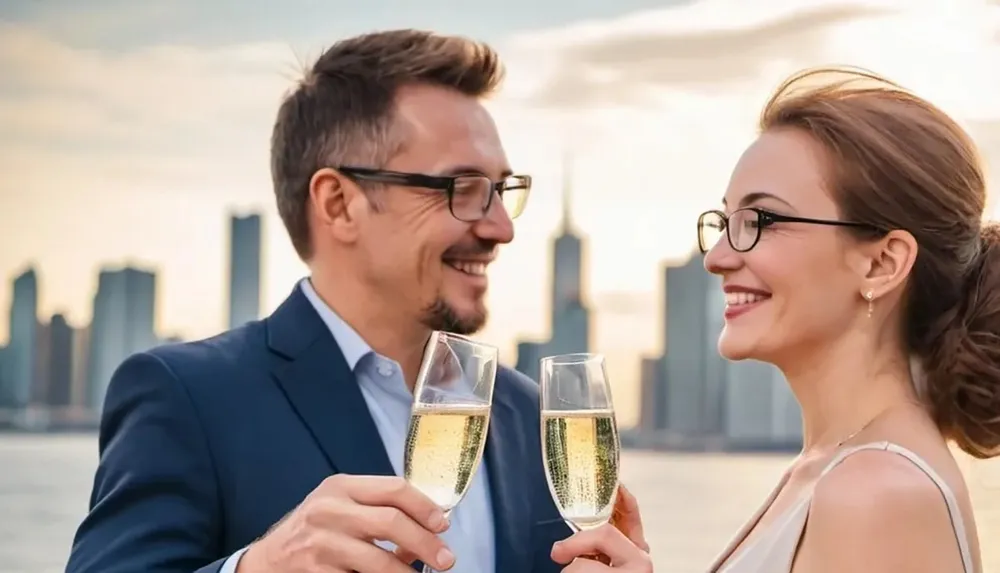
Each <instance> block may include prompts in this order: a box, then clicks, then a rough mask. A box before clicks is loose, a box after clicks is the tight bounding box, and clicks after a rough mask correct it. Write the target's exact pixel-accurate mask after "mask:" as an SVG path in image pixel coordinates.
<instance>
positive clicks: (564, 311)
mask: <svg viewBox="0 0 1000 573" xmlns="http://www.w3.org/2000/svg"><path fill="white" fill-rule="evenodd" d="M570 172H571V162H570V160H569V158H567V159H566V161H565V163H564V177H563V189H562V224H561V225H560V230H559V235H558V236H556V239H555V241H553V243H552V285H551V289H552V290H551V294H550V296H551V298H550V301H549V303H550V304H549V309H550V310H549V321H550V322H549V324H550V329H551V338H550V339H549V340H548V341H546V342H524V341H522V342H520V343H519V344H518V359H517V366H516V368H517V370H519V371H520V372H522V373H524V374H526V375H528V376H529V377H531V378H533V379H535V380H537V379H538V359H539V358H541V357H543V356H551V355H554V354H568V353H573V352H588V351H589V350H590V310H589V309H588V308H587V306H586V303H585V301H584V296H583V277H584V269H583V246H584V245H583V238H582V237H581V236H580V235H578V234H577V233H576V230H575V228H574V225H573V216H572V210H573V209H572V188H573V183H572V178H571V177H570Z"/></svg>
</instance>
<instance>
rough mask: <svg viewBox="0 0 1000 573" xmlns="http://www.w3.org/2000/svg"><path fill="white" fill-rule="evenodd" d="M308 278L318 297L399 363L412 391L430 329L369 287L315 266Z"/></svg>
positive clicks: (377, 347) (383, 354)
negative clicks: (327, 274) (379, 297)
mask: <svg viewBox="0 0 1000 573" xmlns="http://www.w3.org/2000/svg"><path fill="white" fill-rule="evenodd" d="M309 281H310V283H311V284H312V287H313V290H315V291H316V294H317V295H318V296H319V298H320V299H321V300H322V301H323V302H324V303H326V305H327V306H329V307H330V308H331V309H332V310H333V311H334V312H335V313H337V316H339V317H340V318H341V319H342V320H343V321H344V322H346V323H347V324H348V325H349V326H350V327H351V328H353V329H354V331H355V332H357V333H358V335H359V336H360V337H361V338H362V340H364V341H365V342H366V343H367V344H368V346H370V347H371V349H372V350H374V351H375V352H377V353H378V354H380V355H382V356H385V357H386V358H390V359H392V360H394V361H396V362H397V363H399V365H400V367H401V368H402V369H403V376H404V379H405V380H406V386H407V388H409V389H410V391H411V392H412V391H413V387H414V385H415V384H416V379H417V372H418V371H419V370H420V363H421V361H422V360H423V353H424V347H425V346H426V344H427V339H428V337H430V329H428V328H427V327H425V326H424V325H422V324H420V322H419V320H417V317H411V316H407V315H405V314H401V313H400V312H398V311H397V310H394V309H393V306H392V305H390V304H386V301H384V300H378V298H377V297H376V296H373V294H372V292H371V290H370V289H366V288H361V285H358V284H357V283H355V282H354V281H350V280H343V277H342V276H341V277H340V278H339V279H335V278H325V277H324V273H321V272H317V270H316V269H314V270H313V273H312V276H311V277H310V278H309Z"/></svg>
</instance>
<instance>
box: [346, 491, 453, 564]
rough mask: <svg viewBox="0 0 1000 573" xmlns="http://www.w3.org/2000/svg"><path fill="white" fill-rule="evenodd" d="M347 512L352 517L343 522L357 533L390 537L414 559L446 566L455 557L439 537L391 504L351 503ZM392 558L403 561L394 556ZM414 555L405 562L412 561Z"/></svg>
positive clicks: (368, 536)
mask: <svg viewBox="0 0 1000 573" xmlns="http://www.w3.org/2000/svg"><path fill="white" fill-rule="evenodd" d="M351 513H352V514H353V515H352V518H353V519H350V520H345V522H349V523H351V524H352V525H350V526H348V527H349V528H350V529H351V530H352V533H354V534H355V536H357V537H362V538H364V539H368V540H375V539H383V540H386V541H391V542H392V543H394V544H396V547H397V548H399V550H400V551H401V552H404V554H410V555H415V556H416V557H415V559H420V560H421V561H423V562H424V563H427V564H428V565H430V566H431V567H434V568H435V569H438V570H443V569H447V568H448V567H450V566H451V565H452V564H453V563H454V561H455V557H454V555H453V554H452V553H451V551H450V550H448V548H447V546H445V544H444V542H443V541H441V538H439V537H438V536H437V535H435V534H433V533H431V532H429V531H427V530H426V529H424V528H423V527H422V526H421V525H420V524H419V523H417V522H416V521H414V520H413V518H411V517H410V516H409V515H406V514H405V513H403V512H402V511H400V510H398V509H396V508H394V507H370V506H366V505H354V506H352V510H351ZM394 558H395V559H396V560H397V561H400V562H401V563H402V562H403V561H402V560H400V559H399V558H396V557H395V556H394ZM415 559H411V560H410V561H409V562H410V563H412V562H413V561H414V560H415Z"/></svg>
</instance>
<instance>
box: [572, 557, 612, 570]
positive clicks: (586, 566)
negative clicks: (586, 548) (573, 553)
mask: <svg viewBox="0 0 1000 573" xmlns="http://www.w3.org/2000/svg"><path fill="white" fill-rule="evenodd" d="M562 573H614V569H612V568H611V566H610V565H605V564H603V563H600V562H598V561H592V560H589V559H577V560H575V561H573V562H572V563H570V564H569V565H567V566H566V567H565V568H563V570H562Z"/></svg>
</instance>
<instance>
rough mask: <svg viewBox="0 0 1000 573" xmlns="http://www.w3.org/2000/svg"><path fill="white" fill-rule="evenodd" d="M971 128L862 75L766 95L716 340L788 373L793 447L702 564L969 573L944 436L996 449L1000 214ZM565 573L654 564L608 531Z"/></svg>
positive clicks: (730, 570) (716, 254)
mask: <svg viewBox="0 0 1000 573" xmlns="http://www.w3.org/2000/svg"><path fill="white" fill-rule="evenodd" d="M985 185H986V184H985V178H984V175H983V169H982V166H981V164H980V162H979V159H978V157H977V153H976V150H975V148H974V145H973V143H972V141H971V140H970V138H969V137H968V135H967V134H966V133H965V132H964V131H963V130H962V129H961V128H960V127H959V126H958V125H957V124H955V122H953V121H952V120H951V119H950V118H948V117H947V116H946V115H945V114H944V113H943V112H941V111H940V110H938V109H937V108H935V107H934V106H932V105H931V104H930V103H928V102H926V101H924V100H922V99H920V98H918V97H916V96H914V95H912V94H910V93H908V92H906V91H905V90H903V89H901V88H899V87H897V86H895V85H893V84H891V83H889V82H887V81H885V80H882V79H880V78H878V77H876V76H875V75H873V74H870V73H868V72H864V71H855V70H817V71H808V72H804V73H801V74H799V75H796V76H794V77H793V78H791V79H790V80H788V81H786V82H785V83H784V84H783V85H782V86H781V87H780V88H779V89H778V91H777V93H776V94H775V95H774V96H773V97H772V99H771V100H770V101H769V103H768V104H767V106H766V107H765V109H764V111H763V114H762V116H761V121H760V136H759V137H758V138H757V140H756V141H755V142H754V143H753V144H752V145H751V146H750V147H749V148H748V149H747V150H746V152H745V153H744V154H743V156H742V158H741V159H740V161H739V163H738V165H737V166H736V169H735V171H734V173H733V175H732V178H731V180H730V184H729V187H728V189H727V190H726V195H725V198H724V200H723V205H724V208H723V210H721V211H709V212H707V213H705V214H703V215H702V216H701V218H700V219H699V223H698V227H699V239H700V246H701V249H702V252H705V253H706V255H705V268H706V269H707V270H708V272H710V273H713V274H716V275H720V276H721V277H722V283H723V290H724V291H725V296H726V301H727V304H726V324H725V328H724V329H723V331H722V334H721V337H720V339H719V350H720V352H721V353H722V354H723V356H725V357H726V358H728V359H730V360H743V359H755V360H762V361H766V362H770V363H772V364H774V365H776V366H777V367H779V368H780V369H781V371H782V372H783V373H784V375H785V378H786V379H787V380H788V383H789V384H790V385H791V388H792V390H793V391H794V392H795V395H796V397H797V399H798V401H799V403H800V405H801V407H802V415H803V422H804V448H803V451H802V453H801V455H800V456H799V457H798V458H797V459H796V460H795V462H794V463H793V464H792V465H791V467H790V468H789V469H788V470H787V472H786V474H785V475H784V476H783V477H782V479H781V481H780V482H779V483H778V484H777V486H776V487H775V490H774V492H773V493H772V494H771V495H770V496H769V498H768V499H767V500H766V502H765V503H764V504H763V506H762V507H761V509H760V510H759V511H758V512H757V514H756V515H754V516H753V517H752V518H751V519H750V520H749V522H748V523H747V525H746V526H745V527H744V528H743V530H742V531H740V532H739V533H738V534H737V535H736V537H735V538H734V539H733V541H732V542H731V544H730V546H729V547H728V548H726V549H725V550H724V551H723V552H722V554H721V555H720V556H719V558H718V559H717V560H716V562H715V563H714V564H713V565H711V567H710V569H709V570H710V571H713V572H720V573H758V572H759V573H788V572H791V573H826V572H829V573H842V572H845V571H850V572H851V573H868V572H871V573H874V572H878V573H883V572H897V571H898V572H903V571H905V572H906V573H922V572H927V573H951V572H954V573H981V570H982V566H981V562H980V557H979V544H978V539H977V535H976V527H975V523H974V520H973V514H972V507H971V504H970V500H969V493H968V490H967V488H966V485H965V483H964V480H963V476H962V473H961V471H960V470H959V467H958V465H957V464H956V461H955V459H954V458H953V457H952V453H951V451H950V450H949V447H948V445H947V443H948V442H949V441H951V442H954V443H955V444H956V445H957V446H958V447H959V448H961V449H962V450H964V451H965V452H967V453H969V454H971V455H973V456H975V457H978V458H988V457H992V456H996V455H998V454H1000V227H998V226H997V225H996V224H987V223H984V222H982V217H983V211H984V208H985V202H986V192H985ZM595 552H601V553H605V554H606V555H608V556H610V557H611V559H612V562H613V563H614V564H615V566H614V567H611V568H609V567H607V566H605V565H602V564H600V563H598V562H596V561H591V560H577V561H575V562H573V564H572V565H570V566H569V567H567V568H566V571H567V572H572V573H583V572H599V571H607V570H617V571H623V572H625V571H635V572H640V571H651V570H652V568H651V566H650V564H649V559H648V557H646V556H645V554H644V552H642V551H641V550H640V549H638V548H636V547H635V546H634V545H632V544H631V543H628V540H627V539H626V536H625V535H623V534H622V533H620V532H618V531H617V530H616V529H614V528H612V527H606V528H602V529H599V530H594V531H590V532H585V533H581V534H578V535H576V536H574V537H572V538H570V539H568V540H566V541H564V542H562V543H560V544H557V545H556V546H555V547H554V548H553V551H552V555H553V558H554V559H556V560H558V561H560V562H567V563H568V562H570V561H571V560H572V559H573V558H575V557H577V556H579V555H586V554H591V553H595Z"/></svg>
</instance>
